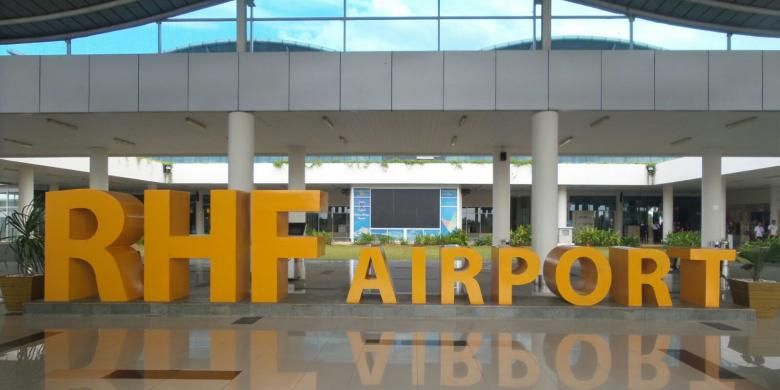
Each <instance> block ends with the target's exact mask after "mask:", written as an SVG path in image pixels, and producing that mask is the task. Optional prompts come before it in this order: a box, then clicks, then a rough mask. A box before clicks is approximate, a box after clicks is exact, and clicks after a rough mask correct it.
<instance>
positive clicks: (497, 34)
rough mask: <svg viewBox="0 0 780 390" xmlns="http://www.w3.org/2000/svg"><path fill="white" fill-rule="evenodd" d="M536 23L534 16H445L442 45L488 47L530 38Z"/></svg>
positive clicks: (446, 47)
mask: <svg viewBox="0 0 780 390" xmlns="http://www.w3.org/2000/svg"><path fill="white" fill-rule="evenodd" d="M532 26H533V24H532V22H531V20H530V19H527V20H518V19H515V20H507V19H453V20H442V21H441V49H442V50H485V49H493V48H496V47H502V46H506V45H508V44H513V43H518V42H520V41H530V40H531V38H532V36H533V32H532Z"/></svg>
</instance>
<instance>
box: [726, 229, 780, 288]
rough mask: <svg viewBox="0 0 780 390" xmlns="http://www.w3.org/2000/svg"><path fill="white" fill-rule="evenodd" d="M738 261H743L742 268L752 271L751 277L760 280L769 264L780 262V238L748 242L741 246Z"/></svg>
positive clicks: (755, 280) (756, 280)
mask: <svg viewBox="0 0 780 390" xmlns="http://www.w3.org/2000/svg"><path fill="white" fill-rule="evenodd" d="M737 261H738V262H739V263H742V269H744V270H749V271H751V278H752V279H753V281H754V282H758V281H759V280H761V273H762V272H763V271H764V267H765V266H766V265H767V264H778V263H780V239H778V238H776V237H774V238H769V239H766V240H755V241H749V242H747V243H746V244H745V245H742V247H741V248H740V250H739V256H738V257H737Z"/></svg>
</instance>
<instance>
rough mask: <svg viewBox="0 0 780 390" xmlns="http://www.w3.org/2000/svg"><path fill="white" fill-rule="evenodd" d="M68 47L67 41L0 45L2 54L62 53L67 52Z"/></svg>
mask: <svg viewBox="0 0 780 390" xmlns="http://www.w3.org/2000/svg"><path fill="white" fill-rule="evenodd" d="M67 52H68V48H67V47H66V46H65V41H53V42H38V43H17V44H13V45H0V56H7V55H28V56H40V55H62V54H67Z"/></svg>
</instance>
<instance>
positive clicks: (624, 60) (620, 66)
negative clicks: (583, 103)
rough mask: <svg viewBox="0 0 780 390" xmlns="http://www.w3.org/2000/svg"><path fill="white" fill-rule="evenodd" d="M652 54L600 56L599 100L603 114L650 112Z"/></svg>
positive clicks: (622, 52)
mask: <svg viewBox="0 0 780 390" xmlns="http://www.w3.org/2000/svg"><path fill="white" fill-rule="evenodd" d="M654 53H655V52H653V51H650V50H619V51H605V52H603V54H602V55H603V56H602V96H601V97H602V100H601V105H602V107H603V108H604V109H605V110H652V109H653V108H654V106H655V105H654V100H655V93H654V92H653V89H654V85H655V80H654V73H655V69H654V63H653V62H654V58H653V54H654Z"/></svg>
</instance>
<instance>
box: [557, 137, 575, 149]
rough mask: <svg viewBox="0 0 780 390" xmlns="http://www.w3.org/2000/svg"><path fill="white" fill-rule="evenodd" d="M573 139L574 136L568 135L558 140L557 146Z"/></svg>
mask: <svg viewBox="0 0 780 390" xmlns="http://www.w3.org/2000/svg"><path fill="white" fill-rule="evenodd" d="M573 139H574V137H572V136H568V137H566V138H564V139H562V140H561V141H560V142H558V146H559V147H560V146H563V145H566V144H568V143H569V142H571V141H572V140H573Z"/></svg>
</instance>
